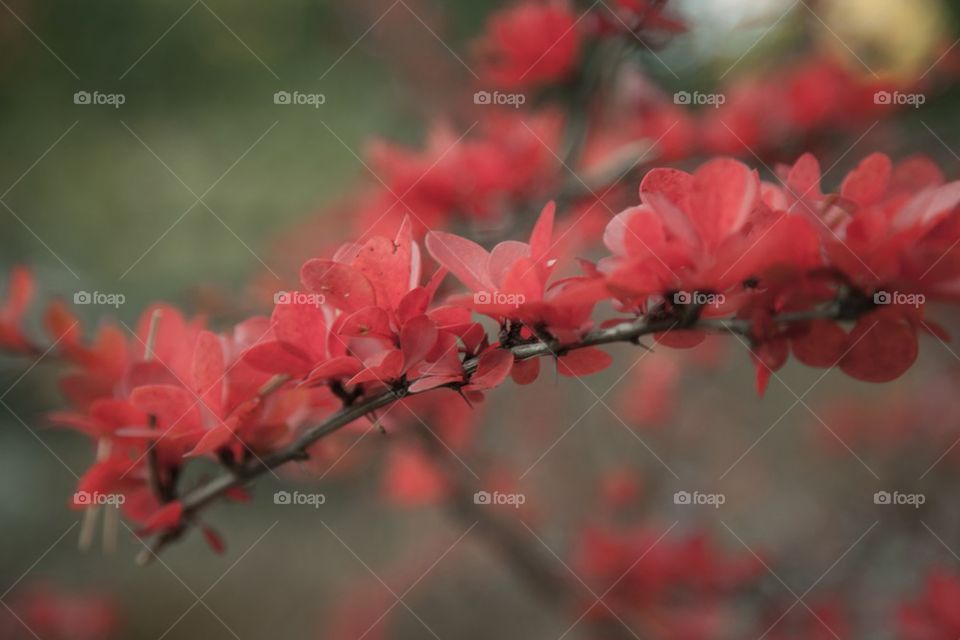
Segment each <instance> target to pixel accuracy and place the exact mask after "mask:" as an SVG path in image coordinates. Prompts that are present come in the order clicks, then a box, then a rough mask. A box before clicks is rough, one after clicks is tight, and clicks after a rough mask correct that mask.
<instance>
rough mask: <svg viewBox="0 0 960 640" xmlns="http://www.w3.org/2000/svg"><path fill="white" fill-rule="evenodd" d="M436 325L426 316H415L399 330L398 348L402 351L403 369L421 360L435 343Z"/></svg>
mask: <svg viewBox="0 0 960 640" xmlns="http://www.w3.org/2000/svg"><path fill="white" fill-rule="evenodd" d="M438 333H439V332H438V331H437V325H436V323H435V322H434V321H433V320H431V319H430V318H428V317H427V316H417V317H416V318H414V319H412V320H411V321H410V322H408V323H406V324H405V325H403V329H401V330H400V350H401V351H402V352H403V370H404V371H407V370H409V369H410V368H411V367H413V366H415V365H417V364H419V363H420V362H423V359H424V358H426V357H427V354H428V353H430V350H431V349H433V345H435V344H436V343H437V336H438Z"/></svg>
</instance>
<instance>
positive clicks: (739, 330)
mask: <svg viewBox="0 0 960 640" xmlns="http://www.w3.org/2000/svg"><path fill="white" fill-rule="evenodd" d="M838 309H839V307H838V306H837V305H835V304H831V305H828V306H826V307H823V308H821V309H816V310H811V311H804V312H798V313H790V314H782V315H781V316H778V317H777V321H778V322H780V323H784V324H790V323H795V322H803V321H807V320H811V319H815V318H824V319H847V318H844V317H841V312H840V311H839V310H838ZM686 330H698V331H715V332H721V333H736V334H740V335H743V336H746V337H748V338H751V325H750V322H749V321H747V320H740V319H735V318H700V319H697V320H696V321H694V322H692V323H689V324H686V323H681V322H680V320H678V319H676V318H667V319H662V320H656V321H649V320H647V319H646V318H638V319H636V320H633V321H629V322H623V323H621V324H618V325H615V326H613V327H608V328H606V329H599V330H596V331H591V332H589V333H587V334H585V335H584V336H583V337H582V338H580V339H579V340H577V341H574V342H570V343H563V342H561V341H559V340H557V339H547V340H539V341H538V342H530V343H526V344H521V345H517V346H514V347H512V348H511V349H510V351H512V352H513V355H514V357H515V358H516V359H517V360H527V359H530V358H538V357H543V356H554V355H556V354H566V353H569V352H571V351H575V350H577V349H584V348H586V347H593V346H598V345H603V344H611V343H616V342H626V343H634V344H635V343H637V342H638V340H639V339H640V338H641V337H643V336H647V335H651V334H654V333H662V332H667V331H686ZM477 365H478V359H477V358H471V359H469V360H467V361H465V362H464V363H463V372H464V378H465V379H469V376H470V375H472V374H473V373H474V372H475V371H476V370H477ZM408 386H409V384H408V383H406V382H403V383H399V384H397V385H395V386H394V387H393V388H390V389H387V390H385V391H381V392H379V393H377V394H375V395H372V396H369V397H366V398H362V399H358V400H357V401H356V402H354V403H353V404H351V405H350V406H346V407H344V408H342V409H341V410H340V411H338V412H336V413H334V414H333V415H332V416H330V417H329V418H327V419H326V420H325V421H323V422H322V423H320V424H318V425H315V426H313V427H310V428H308V429H306V430H305V431H303V433H301V434H300V435H299V436H298V437H297V438H296V439H295V440H293V442H291V443H290V444H288V445H286V446H285V447H283V448H282V449H279V450H277V451H275V452H273V453H272V454H270V455H267V456H265V457H263V458H259V459H254V460H249V461H248V462H247V463H246V464H243V465H240V466H238V467H237V468H236V469H234V470H231V471H230V472H227V473H224V474H223V475H221V476H218V477H216V478H214V479H213V480H210V481H209V482H207V483H206V484H203V485H201V486H199V487H197V488H195V489H193V490H192V491H189V492H187V493H186V494H184V496H183V498H182V500H181V501H182V504H183V515H184V519H185V521H189V520H190V518H191V517H192V516H193V514H195V513H196V512H197V511H198V510H200V509H201V508H203V507H204V506H206V505H207V504H209V503H211V502H213V501H214V500H216V499H218V498H220V497H222V496H224V494H226V493H227V492H228V491H230V490H231V489H234V488H237V487H241V486H243V485H245V484H247V483H248V482H250V481H251V480H253V479H254V478H257V477H258V476H260V475H263V474H264V473H267V472H269V471H271V470H273V469H276V468H277V467H280V466H282V465H284V464H287V463H288V462H292V461H297V460H304V459H306V458H308V457H309V454H308V453H307V449H308V448H309V447H310V446H311V445H313V444H314V443H315V442H317V441H318V440H320V439H322V438H324V437H326V436H328V435H330V434H332V433H334V432H336V431H339V430H340V429H342V428H343V427H345V426H347V425H349V424H351V423H352V422H354V421H355V420H358V419H360V418H362V417H364V416H366V415H368V414H370V413H372V412H373V411H376V410H377V409H381V408H383V407H386V406H388V405H390V404H392V403H393V402H396V401H397V400H400V399H401V398H403V397H405V396H407V395H409V394H410V392H409V391H408ZM449 386H456V385H449ZM441 388H443V387H441ZM423 393H429V391H425V392H423ZM169 542H170V540H169V539H167V538H166V537H164V536H159V537H158V538H157V539H155V540H154V541H153V542H152V543H151V544H148V549H147V550H145V553H144V554H142V555H141V560H146V561H149V558H150V557H151V556H152V555H154V554H155V553H157V552H159V551H160V549H162V548H163V547H164V546H166V545H167V544H169Z"/></svg>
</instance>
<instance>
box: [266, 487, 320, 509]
mask: <svg viewBox="0 0 960 640" xmlns="http://www.w3.org/2000/svg"><path fill="white" fill-rule="evenodd" d="M326 501H327V496H325V495H324V494H322V493H302V492H300V491H293V492H290V491H277V492H276V493H274V494H273V504H282V505H292V506H300V507H302V506H306V507H313V508H314V509H319V508H320V506H321V505H323V504H324V503H326Z"/></svg>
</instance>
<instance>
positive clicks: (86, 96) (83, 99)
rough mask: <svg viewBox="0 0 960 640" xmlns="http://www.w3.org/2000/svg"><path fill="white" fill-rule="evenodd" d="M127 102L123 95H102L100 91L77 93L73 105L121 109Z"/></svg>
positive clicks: (74, 95)
mask: <svg viewBox="0 0 960 640" xmlns="http://www.w3.org/2000/svg"><path fill="white" fill-rule="evenodd" d="M126 101H127V96H125V95H124V94H122V93H101V92H99V91H77V92H76V93H74V94H73V104H83V105H107V106H111V107H113V108H114V109H119V108H120V105H122V104H123V103H125V102H126Z"/></svg>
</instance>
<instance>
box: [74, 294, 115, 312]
mask: <svg viewBox="0 0 960 640" xmlns="http://www.w3.org/2000/svg"><path fill="white" fill-rule="evenodd" d="M126 301H127V297H126V296H125V295H123V294H122V293H103V292H102V291H77V292H76V293H74V294H73V304H82V305H87V304H95V305H102V306H108V307H113V308H114V309H117V308H119V307H120V305H122V304H123V303H125V302H126Z"/></svg>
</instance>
